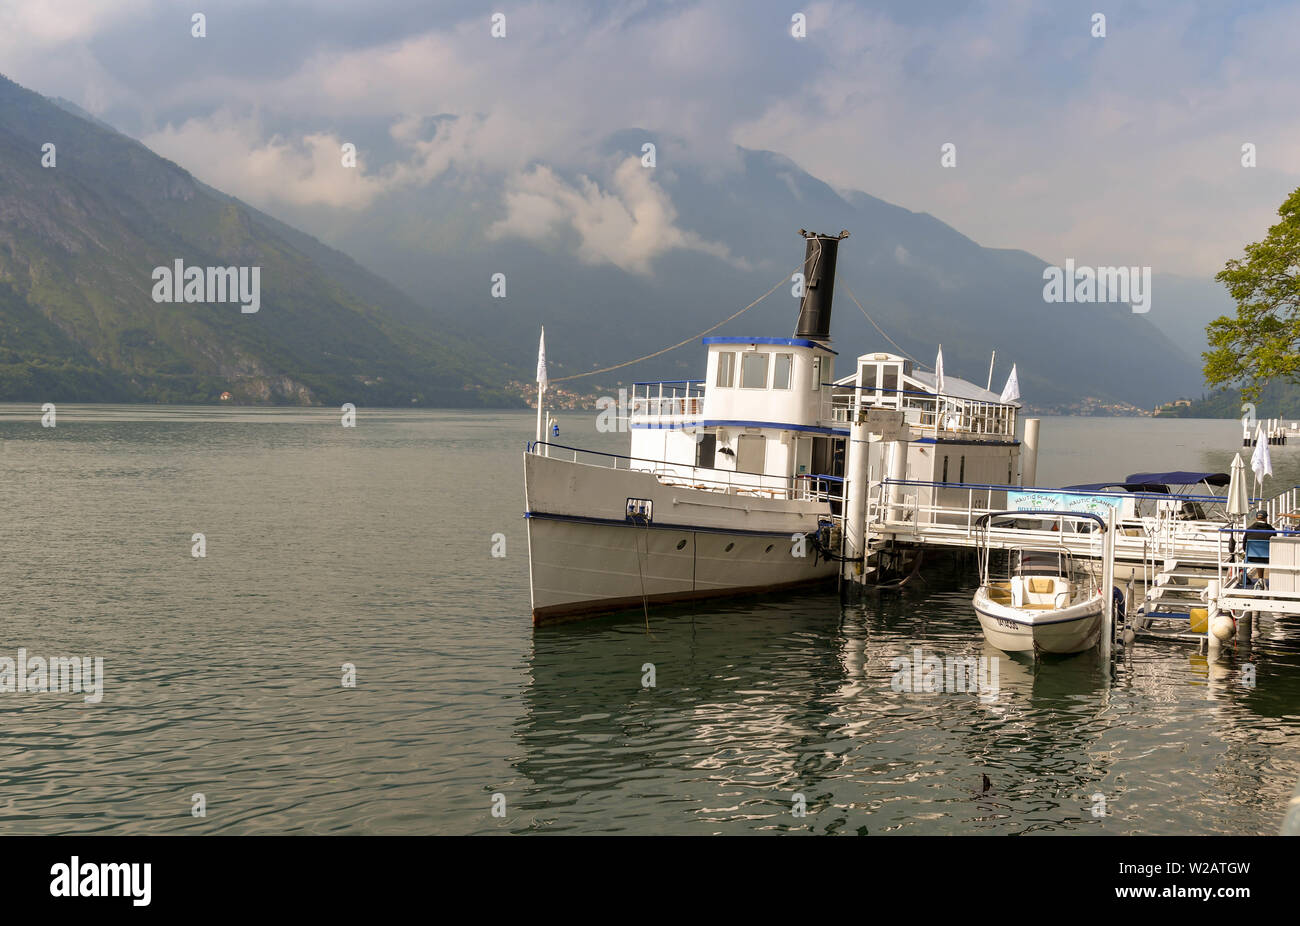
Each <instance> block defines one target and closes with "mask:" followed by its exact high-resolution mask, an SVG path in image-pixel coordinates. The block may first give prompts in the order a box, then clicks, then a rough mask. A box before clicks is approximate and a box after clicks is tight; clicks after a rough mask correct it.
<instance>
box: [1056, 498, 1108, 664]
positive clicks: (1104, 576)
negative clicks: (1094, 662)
mask: <svg viewBox="0 0 1300 926" xmlns="http://www.w3.org/2000/svg"><path fill="white" fill-rule="evenodd" d="M1061 533H1062V535H1064V533H1065V532H1064V531H1062V532H1061ZM1062 539H1064V537H1062ZM1101 585H1102V588H1101V594H1102V597H1103V599H1104V603H1103V610H1102V614H1103V615H1104V616H1103V618H1102V622H1101V624H1102V626H1101V663H1102V667H1103V668H1104V669H1105V672H1106V677H1107V678H1110V668H1111V667H1110V655H1111V654H1110V650H1111V643H1112V641H1113V640H1114V639H1115V594H1114V591H1113V589H1114V586H1115V509H1114V508H1110V507H1108V508H1107V509H1106V538H1105V540H1104V541H1103V543H1102V567H1101Z"/></svg>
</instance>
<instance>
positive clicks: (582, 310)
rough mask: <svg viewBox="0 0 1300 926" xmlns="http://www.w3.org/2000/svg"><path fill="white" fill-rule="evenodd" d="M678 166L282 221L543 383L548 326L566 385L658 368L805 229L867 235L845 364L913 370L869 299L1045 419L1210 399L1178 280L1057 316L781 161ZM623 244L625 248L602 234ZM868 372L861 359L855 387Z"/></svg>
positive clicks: (696, 351) (845, 326)
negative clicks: (1068, 412)
mask: <svg viewBox="0 0 1300 926" xmlns="http://www.w3.org/2000/svg"><path fill="white" fill-rule="evenodd" d="M646 141H654V142H656V144H657V146H658V149H657V150H658V152H659V155H658V159H657V164H656V166H655V167H654V168H652V169H649V168H647V169H645V170H646V174H645V177H646V178H648V179H649V182H650V184H651V185H652V186H651V187H649V188H648V189H649V192H646V189H647V188H645V185H644V184H641V183H640V180H639V179H638V178H637V177H636V176H633V177H629V176H628V174H627V173H626V169H627V163H628V160H629V159H633V161H632V163H633V164H634V165H636V168H635V169H636V170H642V168H641V167H640V166H639V163H638V161H639V158H640V153H641V146H642V144H643V143H644V142H646ZM674 150H676V148H675V143H674V141H673V140H672V139H664V138H659V137H656V136H655V135H654V134H653V133H649V132H644V131H641V130H628V131H623V132H619V133H615V134H614V135H612V136H611V137H610V138H609V139H608V141H607V143H606V144H605V145H604V146H603V147H602V148H601V149H600V150H598V151H595V152H593V153H591V154H590V155H589V156H588V157H587V158H586V162H585V163H586V164H587V165H588V166H587V167H586V168H585V169H583V170H561V169H559V168H552V167H548V166H546V165H537V166H536V167H535V168H533V169H531V170H530V171H526V172H525V175H524V179H523V180H522V181H521V180H520V179H519V178H518V177H517V176H516V177H513V178H512V177H510V176H505V175H492V174H490V173H483V172H477V171H474V170H470V169H467V168H464V167H457V166H455V165H453V167H452V168H450V169H449V170H448V171H446V172H445V173H444V174H443V175H442V176H440V177H439V179H438V180H437V181H436V182H435V183H432V184H430V185H428V186H427V187H424V188H421V189H410V188H408V189H402V190H399V191H394V192H393V193H391V194H389V195H386V196H383V197H380V198H378V199H377V200H376V201H374V202H373V203H371V204H370V205H369V207H368V208H367V209H366V210H364V211H362V212H360V213H359V214H355V215H354V214H349V215H347V216H346V217H343V216H331V215H328V214H326V213H325V212H324V211H323V210H320V209H315V210H313V209H309V208H306V207H303V208H300V209H295V208H291V207H282V208H279V209H278V211H279V212H280V214H281V215H282V217H285V218H286V219H287V220H289V221H292V222H294V224H300V225H304V226H305V227H309V228H312V229H313V231H314V232H315V233H317V234H319V235H321V236H322V238H324V239H325V240H327V241H329V242H330V243H331V244H332V245H333V246H336V247H339V248H341V249H342V250H345V251H347V252H348V253H350V254H352V255H354V256H355V257H356V258H357V259H358V260H359V261H360V262H361V263H363V264H365V265H366V266H368V267H370V268H371V269H373V270H375V271H376V272H378V273H380V274H382V275H383V276H384V277H386V278H387V279H390V280H392V281H393V282H394V283H396V284H397V285H398V286H400V287H402V288H403V289H404V290H405V291H406V292H408V293H411V294H419V293H424V292H430V291H436V292H439V293H441V294H444V295H445V296H446V297H447V298H445V299H443V300H440V302H441V303H442V304H443V305H445V306H456V307H457V309H458V315H457V317H456V318H452V317H450V316H447V315H440V314H438V309H436V308H435V309H433V310H431V311H430V312H428V313H426V314H424V315H423V316H419V317H416V316H412V317H406V318H404V319H403V320H404V321H405V322H407V323H408V324H411V325H413V326H417V327H418V326H420V325H424V326H425V329H424V330H426V331H429V330H438V329H439V328H440V327H441V326H444V325H448V324H452V323H455V322H459V323H461V324H464V325H466V326H467V330H468V331H471V332H472V333H473V334H474V335H476V336H477V337H478V338H479V339H480V341H481V343H482V344H484V345H485V346H486V347H488V349H490V350H491V352H492V353H493V354H494V355H496V356H498V357H501V358H503V359H505V360H509V361H510V362H512V363H516V364H518V365H520V366H523V367H525V368H526V367H527V366H528V365H529V363H530V362H531V359H532V356H533V353H534V351H535V346H534V345H535V344H536V341H537V331H538V328H539V327H540V326H541V325H543V324H544V325H545V326H546V333H547V355H548V359H549V360H550V361H551V365H552V373H551V375H552V377H556V376H561V375H565V374H573V373H578V372H580V371H583V370H591V369H593V368H595V367H597V366H606V365H610V364H613V363H617V362H620V361H624V360H628V359H631V358H635V357H638V356H642V355H645V354H649V353H651V352H653V351H656V350H659V349H660V348H663V347H666V346H668V345H670V344H673V343H675V342H677V341H680V340H682V339H683V338H687V337H690V336H691V335H692V334H694V333H697V332H700V331H703V330H704V329H705V328H707V327H709V326H710V325H713V324H715V323H716V322H718V321H720V320H722V319H723V318H726V317H727V316H728V315H730V314H731V313H732V312H735V311H736V310H738V309H740V308H741V307H743V306H744V305H746V304H747V303H748V302H750V301H751V300H752V299H754V298H756V297H758V296H759V295H761V294H762V293H763V292H764V291H766V290H767V289H768V288H769V287H771V286H772V285H773V283H775V282H777V281H779V280H781V279H783V278H784V277H788V274H789V273H790V272H791V271H793V270H795V269H796V268H797V267H798V266H799V263H800V261H801V259H802V256H803V242H802V240H801V239H800V238H799V237H798V235H797V230H798V229H800V228H807V229H810V230H813V231H819V232H828V233H831V234H834V233H837V232H838V231H839V230H840V229H841V228H847V229H849V230H850V232H851V233H852V236H851V237H850V238H849V239H848V240H847V241H845V242H844V243H843V244H842V245H841V246H840V250H839V265H838V280H839V285H838V286H837V289H836V299H835V312H834V318H833V322H832V329H831V330H832V334H833V336H834V338H835V343H834V346H835V347H836V348H837V349H839V350H840V351H841V353H842V354H845V355H849V356H856V355H857V354H860V353H865V352H868V351H876V350H893V348H891V347H890V345H889V344H888V343H887V342H886V341H885V340H884V338H882V337H881V335H880V334H879V333H877V331H876V330H875V328H874V327H873V326H872V325H871V323H870V322H869V321H868V320H867V319H866V318H865V317H864V316H863V313H862V312H860V311H859V309H858V307H857V306H856V305H855V304H854V303H853V301H852V299H851V297H850V293H849V290H850V289H851V290H852V292H853V294H855V295H856V296H857V297H858V299H859V300H861V302H862V304H863V307H864V308H865V310H866V311H867V312H869V313H870V314H871V316H872V318H874V320H875V321H876V322H877V323H878V324H879V325H880V326H881V327H882V328H883V329H884V331H885V332H887V333H888V334H889V335H890V337H892V338H893V339H894V340H895V341H897V342H898V344H899V345H900V346H901V347H902V348H903V349H904V350H905V351H907V352H908V353H910V354H911V355H913V356H914V357H916V358H917V359H918V360H919V361H921V362H922V363H926V364H930V363H933V358H934V356H935V353H936V350H937V348H938V346H939V344H940V343H942V345H943V349H944V358H945V366H946V370H947V372H948V373H949V375H959V376H963V377H965V378H967V379H970V380H972V381H974V382H977V383H981V384H983V383H984V381H985V378H986V377H987V376H988V369H989V359H990V352H991V351H993V350H995V349H996V350H997V359H998V365H997V370H996V372H995V375H994V388H995V389H1000V388H1001V384H1002V382H1003V381H1004V380H1005V378H1006V375H1007V373H1008V372H1009V371H1010V366H1011V363H1012V362H1015V363H1016V364H1018V368H1019V375H1020V383H1021V391H1022V394H1023V396H1024V398H1025V400H1026V402H1027V403H1029V404H1030V405H1031V406H1034V407H1037V408H1053V407H1057V408H1068V407H1070V406H1071V405H1072V404H1073V403H1076V402H1078V400H1079V399H1080V398H1082V397H1084V396H1092V397H1096V398H1099V399H1103V400H1106V401H1108V402H1115V403H1124V402H1126V403H1132V404H1135V405H1138V406H1143V407H1147V408H1150V407H1153V406H1155V405H1156V404H1158V403H1159V402H1162V401H1166V400H1168V399H1170V398H1173V397H1175V396H1177V395H1180V394H1184V395H1185V394H1192V393H1199V392H1200V390H1201V378H1200V362H1199V357H1198V356H1196V355H1195V354H1194V353H1192V350H1194V349H1195V345H1196V341H1195V337H1194V332H1192V333H1190V334H1189V331H1190V329H1188V330H1187V331H1184V330H1182V329H1183V328H1187V327H1188V326H1185V325H1184V326H1182V328H1179V326H1174V330H1175V331H1177V332H1179V339H1178V340H1179V341H1180V342H1181V343H1175V341H1174V339H1172V338H1171V337H1170V336H1169V335H1168V334H1166V333H1165V332H1163V331H1162V330H1161V329H1160V328H1158V327H1157V326H1156V325H1155V324H1153V321H1152V317H1155V316H1161V315H1162V313H1163V311H1164V310H1166V309H1167V308H1169V309H1172V305H1171V303H1170V302H1165V303H1161V302H1159V301H1158V300H1159V298H1160V293H1161V292H1162V290H1161V286H1162V285H1163V280H1162V278H1159V277H1157V278H1156V280H1155V281H1154V283H1153V291H1154V293H1155V295H1156V300H1157V301H1156V302H1154V303H1153V311H1152V316H1147V315H1142V314H1136V313H1134V312H1132V311H1131V310H1130V308H1129V307H1128V306H1120V305H1105V304H1077V303H1070V304H1050V303H1046V302H1044V300H1043V287H1044V280H1043V270H1044V268H1045V267H1046V266H1047V264H1046V262H1045V261H1043V260H1042V259H1040V258H1037V257H1035V256H1033V255H1032V254H1029V253H1026V252H1024V251H1016V250H1000V249H994V248H986V247H982V246H981V245H979V244H978V243H976V242H974V241H972V240H971V239H969V238H967V237H966V236H964V235H962V234H961V233H960V232H958V231H956V230H955V229H953V228H951V227H949V226H948V225H946V224H944V223H943V222H941V221H939V220H938V219H936V218H935V217H933V216H931V215H927V214H924V213H917V212H912V211H909V210H907V209H905V208H902V207H900V206H896V205H892V204H890V203H888V202H886V201H884V200H882V199H879V198H877V197H875V196H871V195H868V194H866V193H862V192H858V191H844V192H840V191H836V190H834V189H832V188H831V187H830V186H828V185H827V184H825V183H823V182H822V181H820V180H818V179H817V178H815V177H813V176H811V175H809V174H808V173H807V172H805V171H803V170H801V169H800V168H799V167H798V166H797V165H795V164H794V163H792V162H791V161H789V160H787V159H786V158H784V157H781V156H780V155H777V154H773V153H771V152H766V151H754V150H747V149H737V150H736V153H735V158H734V163H731V164H724V165H716V164H714V165H707V166H705V165H700V164H696V163H693V162H687V161H680V162H679V161H676V160H674V158H673V157H672V154H671V152H672V151H674ZM620 171H623V172H622V173H621V172H620ZM652 194H656V195H659V196H660V197H661V198H658V199H656V198H655V195H652ZM548 196H549V199H548ZM665 202H666V203H667V206H666V207H665ZM512 203H513V204H514V206H515V207H518V206H519V205H520V204H523V205H525V206H527V205H529V204H534V205H537V210H536V211H535V213H534V214H533V216H531V218H532V219H535V218H536V216H537V215H541V216H550V224H549V225H547V226H546V227H545V228H544V229H542V230H539V229H538V228H537V227H536V226H537V222H536V221H531V222H530V221H529V219H530V216H527V215H524V216H520V215H513V216H512V213H511V210H512ZM575 203H576V204H577V205H574V204H575ZM542 207H544V208H542ZM575 209H576V210H579V211H578V213H577V218H576V219H573V218H572V216H570V219H572V220H565V219H564V215H565V212H564V210H570V211H572V210H575ZM619 209H622V210H626V212H627V213H628V214H630V215H636V216H638V218H639V220H640V224H639V225H638V226H637V227H636V228H635V229H633V231H632V233H628V232H627V231H626V228H625V227H624V226H622V225H620V224H619V223H620V221H621V217H620V215H619V213H618V210H619ZM665 209H666V210H667V212H668V218H669V219H671V222H672V225H673V231H674V232H675V233H680V234H678V235H677V238H676V241H677V242H678V243H677V245H676V246H672V247H667V248H664V249H663V250H661V251H660V252H659V253H657V254H655V256H654V257H653V258H652V259H651V260H649V261H648V262H647V263H646V265H645V266H636V265H635V264H634V263H631V262H629V261H623V262H622V263H621V264H620V262H619V260H618V259H617V257H618V254H619V250H620V248H621V247H622V246H623V242H624V239H625V238H627V239H631V238H633V237H634V235H639V234H642V233H643V232H644V233H646V234H649V233H650V232H646V231H645V230H646V228H647V226H653V223H654V222H655V221H660V223H661V224H663V222H664V219H663V215H664V211H665ZM556 215H559V216H561V218H560V219H558V220H556V219H555V216H556ZM611 215H612V216H613V217H612V218H611ZM530 225H531V226H532V228H531V230H530ZM606 227H608V228H610V229H611V231H610V232H609V233H604V232H602V231H601V229H603V228H606ZM664 237H665V238H668V237H670V236H669V235H668V233H665V235H664ZM610 254H613V255H614V258H613V259H606V258H607V256H608V255H610ZM495 273H502V274H504V275H505V277H506V279H507V281H508V289H507V296H506V298H504V299H498V298H493V297H492V295H491V292H490V280H491V278H492V275H493V274H495ZM1207 298H1209V297H1207ZM796 314H797V303H796V300H795V299H794V298H792V295H791V292H790V285H789V283H788V282H787V283H785V284H783V285H782V286H781V287H780V288H779V289H778V290H777V291H776V292H775V293H774V294H773V295H772V296H770V297H769V298H767V299H766V300H764V301H763V302H761V303H760V304H759V305H758V306H756V307H755V308H753V309H752V310H750V311H749V312H748V313H747V314H745V315H744V316H743V317H741V318H739V319H737V320H736V321H734V322H732V323H730V324H728V325H726V326H725V327H723V328H722V329H720V330H719V331H718V332H717V333H719V334H754V335H785V334H788V333H790V332H791V331H792V330H793V328H794V321H795V316H796ZM1216 314H1217V313H1216ZM702 364H703V352H702V349H701V348H700V347H699V346H698V342H696V344H694V345H688V346H687V347H683V348H681V349H679V350H676V351H673V352H671V353H669V354H666V355H664V356H663V357H660V358H656V359H655V360H652V361H648V362H645V363H640V364H636V365H634V366H631V367H629V368H625V369H621V370H619V371H617V372H615V373H611V374H607V375H602V376H596V377H593V378H592V379H590V380H586V379H583V380H578V381H577V382H578V384H580V385H579V388H583V389H589V388H596V387H599V388H603V389H613V388H614V387H615V385H616V383H617V382H619V381H622V382H628V381H633V380H638V379H642V380H644V379H658V378H665V379H679V378H684V377H692V376H698V375H700V372H701V368H702ZM850 366H851V362H849V361H848V360H847V357H842V358H841V360H840V369H844V368H846V367H850Z"/></svg>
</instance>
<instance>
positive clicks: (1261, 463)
mask: <svg viewBox="0 0 1300 926" xmlns="http://www.w3.org/2000/svg"><path fill="white" fill-rule="evenodd" d="M1250 470H1251V472H1253V473H1254V474H1255V479H1256V480H1257V481H1263V479H1264V477H1265V476H1271V475H1273V458H1272V456H1270V455H1269V452H1268V438H1267V437H1265V436H1264V426H1263V425H1262V424H1257V425H1255V452H1254V453H1252V454H1251V455H1250Z"/></svg>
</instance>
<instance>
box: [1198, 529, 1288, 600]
mask: <svg viewBox="0 0 1300 926" xmlns="http://www.w3.org/2000/svg"><path fill="white" fill-rule="evenodd" d="M1219 533H1220V536H1219V544H1218V554H1219V556H1218V580H1219V584H1218V588H1219V595H1218V598H1217V599H1216V600H1215V601H1214V602H1213V604H1215V605H1216V606H1217V607H1218V609H1219V610H1221V611H1228V612H1230V613H1232V614H1233V615H1234V616H1237V612H1243V611H1256V612H1261V611H1262V612H1267V613H1280V614H1300V531H1296V530H1281V531H1278V532H1277V533H1276V534H1273V535H1272V536H1270V537H1269V538H1268V539H1267V540H1264V539H1251V536H1250V535H1251V533H1252V532H1251V530H1250V529H1249V528H1243V527H1225V528H1223V529H1222V530H1221V531H1220V532H1219ZM1256 536H1258V535H1256ZM1248 544H1249V546H1248ZM1257 544H1267V551H1268V552H1267V556H1266V557H1265V558H1264V559H1263V560H1260V559H1259V558H1258V557H1257V556H1254V555H1253V554H1254V553H1255V552H1257V550H1258V547H1257V546H1256V545H1257Z"/></svg>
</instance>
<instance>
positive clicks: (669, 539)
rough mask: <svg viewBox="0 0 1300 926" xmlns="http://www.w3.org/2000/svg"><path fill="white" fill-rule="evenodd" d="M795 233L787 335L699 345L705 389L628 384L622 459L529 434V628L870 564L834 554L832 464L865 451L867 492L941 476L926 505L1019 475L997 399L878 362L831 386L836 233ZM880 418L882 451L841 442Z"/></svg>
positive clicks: (838, 499) (836, 469)
mask: <svg viewBox="0 0 1300 926" xmlns="http://www.w3.org/2000/svg"><path fill="white" fill-rule="evenodd" d="M801 233H802V234H803V235H804V238H805V239H806V247H805V257H804V266H803V278H804V279H803V285H804V291H803V295H802V298H801V301H800V305H799V317H798V323H797V326H796V329H795V333H794V335H793V336H792V337H788V338H782V337H706V338H704V346H705V348H706V349H707V352H708V356H707V363H706V370H705V378H704V379H703V380H693V381H688V382H664V383H637V384H635V385H634V387H633V392H632V395H631V397H630V403H629V405H628V413H627V416H626V418H625V419H624V420H623V424H624V425H625V426H626V427H627V429H628V430H629V431H630V443H631V447H630V453H629V454H628V455H626V456H622V455H613V454H607V453H596V452H591V451H586V450H582V449H579V448H576V447H571V446H562V445H559V444H556V443H552V442H548V441H543V440H541V437H542V434H541V431H540V428H539V433H538V440H537V441H536V442H534V443H531V444H530V445H529V447H528V448H527V452H526V453H525V454H524V492H525V505H526V509H525V517H526V518H527V525H528V556H529V580H530V590H531V594H532V613H533V620H534V622H535V623H545V622H550V621H558V620H566V619H572V618H575V617H579V616H583V615H588V614H595V613H600V612H607V611H617V610H623V609H640V608H641V607H642V606H643V604H648V603H655V602H671V601H684V600H690V599H698V598H710V597H718V596H730V595H739V594H752V593H763V592H769V591H775V590H781V589H790V588H795V587H798V586H801V585H805V584H808V583H815V582H822V581H826V580H829V579H833V578H834V577H835V576H836V574H837V571H838V570H839V568H840V567H841V562H843V561H844V560H845V559H847V560H848V563H847V567H848V568H850V569H855V570H858V571H859V574H860V573H861V571H862V570H864V569H870V568H871V567H870V564H869V563H868V562H867V559H868V555H867V553H866V551H865V550H863V551H856V552H855V551H854V550H853V549H852V548H849V549H848V550H847V551H846V549H845V547H844V545H843V537H842V531H841V530H840V523H841V522H840V520H839V519H840V518H841V516H842V508H843V499H844V493H843V482H844V478H845V472H846V470H845V456H846V454H849V455H852V454H854V453H858V454H862V455H863V456H862V457H860V458H859V463H861V462H865V463H866V466H865V467H862V468H861V469H860V470H855V472H864V473H866V474H867V475H866V477H865V478H866V479H867V480H870V484H871V485H872V486H874V487H878V486H879V484H880V480H881V478H882V477H883V476H885V475H887V474H892V475H894V476H895V478H897V479H913V480H929V481H932V482H939V483H941V484H940V485H938V486H933V487H927V488H926V489H924V490H922V491H923V492H924V493H925V495H926V498H925V499H924V501H927V502H929V501H931V500H938V499H939V498H940V497H942V496H945V495H947V494H951V497H952V499H954V500H956V499H957V498H960V499H962V500H963V501H964V500H965V499H966V498H967V496H968V492H967V490H966V489H965V488H963V487H961V486H959V485H956V484H957V483H962V482H978V483H990V484H995V485H1011V484H1012V483H1013V480H1015V479H1017V478H1018V476H1019V473H1020V460H1019V453H1020V442H1019V441H1018V440H1017V439H1016V414H1017V411H1018V406H1017V405H1016V404H1014V403H1008V402H1001V401H1000V397H999V396H998V395H997V394H996V393H993V392H990V391H988V390H986V389H983V388H981V387H979V386H976V385H974V384H972V383H968V382H965V381H963V380H961V379H958V378H957V377H946V378H944V377H936V376H934V375H931V374H927V373H923V372H920V371H917V370H914V368H913V362H912V361H911V360H910V359H907V358H905V357H902V356H898V355H895V354H886V353H875V354H863V355H861V356H859V357H858V358H857V360H856V363H855V365H854V369H853V372H852V373H851V374H850V375H848V376H844V377H842V378H840V379H838V380H837V379H836V376H835V363H836V359H837V356H838V354H837V352H836V351H835V350H833V349H832V348H831V346H830V344H831V338H830V320H831V305H832V297H833V289H834V282H835V264H836V253H837V249H838V245H839V243H840V241H841V240H842V239H843V238H845V237H847V235H848V233H847V232H841V234H840V235H838V236H828V235H818V234H812V233H807V232H801ZM876 410H881V412H882V413H883V414H885V415H886V416H892V417H891V418H890V421H892V422H894V423H895V427H896V433H894V434H893V435H892V437H893V438H894V442H893V443H892V444H891V443H886V442H882V441H880V440H876V441H872V442H870V443H869V442H868V441H867V440H866V435H865V434H863V439H862V440H861V441H856V440H855V441H850V440H849V437H850V429H851V428H853V429H854V431H855V433H858V432H861V431H862V429H863V427H864V421H865V419H866V417H867V414H868V411H870V412H871V413H873V414H874V413H875V412H876ZM540 417H541V412H540V409H539V419H540ZM872 420H875V419H874V418H873V419H872ZM876 436H877V437H879V436H880V435H876ZM891 448H892V455H893V458H892V459H891V456H890V454H891ZM897 491H898V492H900V493H901V492H902V491H903V490H902V488H901V487H900V488H899V489H898V490H897ZM861 494H862V495H864V496H865V494H866V493H865V492H863V493H861ZM995 494H996V493H995ZM909 500H910V501H911V502H912V503H913V505H914V504H915V503H916V502H917V500H918V499H917V498H916V497H914V496H913V497H909ZM846 552H847V555H846Z"/></svg>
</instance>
